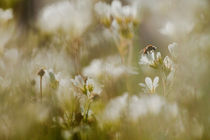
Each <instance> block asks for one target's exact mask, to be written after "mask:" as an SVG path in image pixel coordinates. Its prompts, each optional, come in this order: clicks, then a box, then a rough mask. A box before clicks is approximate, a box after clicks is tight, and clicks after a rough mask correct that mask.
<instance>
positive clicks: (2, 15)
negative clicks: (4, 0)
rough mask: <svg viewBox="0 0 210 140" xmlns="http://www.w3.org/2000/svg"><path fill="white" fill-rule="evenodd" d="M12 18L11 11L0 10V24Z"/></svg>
mask: <svg viewBox="0 0 210 140" xmlns="http://www.w3.org/2000/svg"><path fill="white" fill-rule="evenodd" d="M12 18H13V12H12V9H7V10H3V9H1V8H0V22H1V21H3V22H6V21H8V20H10V19H12Z"/></svg>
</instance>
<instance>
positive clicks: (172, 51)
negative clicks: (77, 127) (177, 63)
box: [168, 42, 177, 58]
mask: <svg viewBox="0 0 210 140" xmlns="http://www.w3.org/2000/svg"><path fill="white" fill-rule="evenodd" d="M176 47H177V43H175V42H173V43H171V44H169V45H168V50H169V52H170V54H171V56H172V57H174V58H176Z"/></svg>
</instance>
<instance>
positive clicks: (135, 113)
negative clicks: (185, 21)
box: [129, 95, 179, 120]
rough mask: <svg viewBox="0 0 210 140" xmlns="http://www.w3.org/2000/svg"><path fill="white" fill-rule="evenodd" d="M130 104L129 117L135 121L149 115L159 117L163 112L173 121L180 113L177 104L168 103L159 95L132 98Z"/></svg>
mask: <svg viewBox="0 0 210 140" xmlns="http://www.w3.org/2000/svg"><path fill="white" fill-rule="evenodd" d="M129 103H130V104H129V115H130V116H131V118H132V119H133V120H137V119H138V118H140V117H144V116H146V115H148V114H149V113H150V114H153V115H158V114H159V113H161V111H165V112H164V113H166V114H167V116H166V117H170V118H172V119H173V118H174V117H176V116H177V115H178V113H179V112H178V107H177V104H176V103H173V104H171V103H168V102H167V101H166V100H165V98H163V97H161V96H158V95H151V96H142V97H138V96H132V97H131V98H130V101H129Z"/></svg>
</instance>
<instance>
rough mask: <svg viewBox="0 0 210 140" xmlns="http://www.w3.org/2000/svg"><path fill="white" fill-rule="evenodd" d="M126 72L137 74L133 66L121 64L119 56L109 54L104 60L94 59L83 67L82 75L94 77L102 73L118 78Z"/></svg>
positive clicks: (102, 74)
mask: <svg viewBox="0 0 210 140" xmlns="http://www.w3.org/2000/svg"><path fill="white" fill-rule="evenodd" d="M126 73H129V74H137V72H136V71H135V69H134V68H128V67H126V66H125V65H123V64H122V63H121V59H120V57H119V56H110V57H107V58H106V59H105V60H102V59H94V60H93V61H92V62H91V63H90V65H89V66H87V67H85V68H84V69H83V74H84V75H89V76H91V77H95V78H99V77H101V76H104V75H106V76H111V77H114V78H118V77H120V76H121V75H123V74H126Z"/></svg>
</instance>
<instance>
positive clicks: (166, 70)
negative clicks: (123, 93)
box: [139, 43, 177, 93]
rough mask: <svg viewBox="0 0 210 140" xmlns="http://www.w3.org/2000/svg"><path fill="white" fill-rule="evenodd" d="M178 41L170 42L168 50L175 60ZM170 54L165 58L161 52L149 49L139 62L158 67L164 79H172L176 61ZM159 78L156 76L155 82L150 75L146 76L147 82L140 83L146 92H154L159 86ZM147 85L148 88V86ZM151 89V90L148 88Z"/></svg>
mask: <svg viewBox="0 0 210 140" xmlns="http://www.w3.org/2000/svg"><path fill="white" fill-rule="evenodd" d="M176 46H177V44H176V43H172V44H169V46H168V50H169V52H170V55H171V57H172V58H173V60H175V59H176V57H177V56H176ZM173 60H172V59H171V58H170V57H169V56H165V58H164V59H163V58H162V57H161V53H160V52H155V51H154V50H151V51H149V52H148V53H145V54H144V53H143V54H142V55H141V57H140V60H139V64H140V65H147V66H150V67H151V68H154V69H157V70H159V71H161V72H162V73H163V75H162V79H164V82H165V81H167V80H168V81H170V80H171V79H172V78H173V77H174V74H175V63H174V61H173ZM158 81H159V78H158V77H156V78H155V79H154V82H152V80H151V79H150V78H148V77H146V78H145V83H146V85H145V84H142V83H140V84H139V85H140V86H141V87H143V88H144V91H145V92H148V91H149V93H154V92H155V88H156V87H157V86H158ZM146 87H147V88H146ZM148 89H149V90H148Z"/></svg>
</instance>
